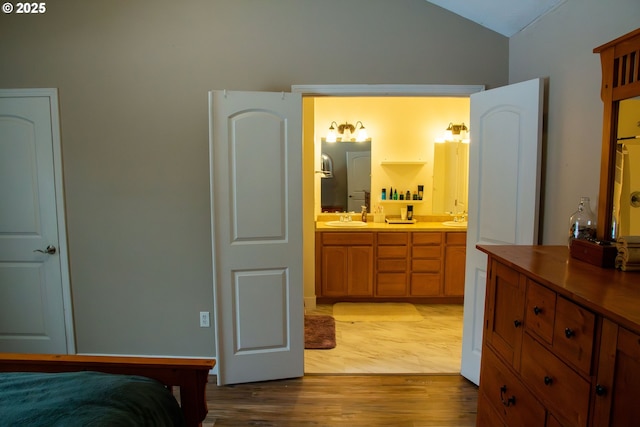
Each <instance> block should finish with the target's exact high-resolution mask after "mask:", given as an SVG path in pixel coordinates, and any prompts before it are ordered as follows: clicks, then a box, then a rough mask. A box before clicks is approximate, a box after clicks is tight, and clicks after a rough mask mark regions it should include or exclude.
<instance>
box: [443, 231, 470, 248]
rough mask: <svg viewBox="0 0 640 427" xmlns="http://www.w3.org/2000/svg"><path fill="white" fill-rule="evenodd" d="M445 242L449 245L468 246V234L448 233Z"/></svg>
mask: <svg viewBox="0 0 640 427" xmlns="http://www.w3.org/2000/svg"><path fill="white" fill-rule="evenodd" d="M445 241H446V242H447V245H466V244H467V233H451V232H447V233H446V237H445Z"/></svg>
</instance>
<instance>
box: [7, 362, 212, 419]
mask: <svg viewBox="0 0 640 427" xmlns="http://www.w3.org/2000/svg"><path fill="white" fill-rule="evenodd" d="M215 363H216V362H215V360H213V359H173V358H161V357H118V356H114V357H111V356H78V355H57V354H18V353H0V372H48V373H53V372H77V371H97V372H104V373H108V374H122V375H140V376H143V377H148V378H153V379H155V380H157V381H159V382H161V383H162V384H164V385H165V386H167V387H169V388H170V389H171V388H172V387H174V386H177V387H180V407H181V409H182V413H183V414H184V418H185V422H186V425H187V426H188V427H192V426H200V425H202V420H204V418H205V417H206V416H207V400H206V396H205V387H206V385H207V379H208V376H209V371H210V370H211V369H212V368H213V367H214V365H215Z"/></svg>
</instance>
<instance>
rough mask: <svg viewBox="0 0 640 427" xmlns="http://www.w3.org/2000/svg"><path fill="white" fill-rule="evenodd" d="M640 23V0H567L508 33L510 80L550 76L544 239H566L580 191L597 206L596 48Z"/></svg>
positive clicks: (598, 101) (562, 241) (598, 116)
mask: <svg viewBox="0 0 640 427" xmlns="http://www.w3.org/2000/svg"><path fill="white" fill-rule="evenodd" d="M590 23H593V24H590ZM639 26H640V2H639V1H638V0H611V1H606V2H603V1H601V0H567V1H566V2H565V3H564V4H563V5H562V6H560V7H559V8H557V9H556V10H555V11H553V12H552V13H550V14H548V15H546V16H545V17H543V18H542V19H541V20H539V21H538V22H536V23H535V24H533V25H531V26H529V27H528V28H526V29H525V30H524V31H522V32H521V33H519V34H516V35H514V36H513V37H511V39H510V40H509V82H510V83H516V82H519V81H524V80H528V79H531V78H534V77H548V112H547V121H548V133H547V145H546V159H547V160H546V174H545V178H544V179H545V180H546V189H545V198H544V217H543V218H544V222H543V230H542V241H543V243H545V244H565V243H566V241H567V236H568V223H569V216H570V215H571V214H572V213H573V212H574V211H575V210H576V208H577V206H578V202H579V201H580V197H581V196H589V197H590V198H591V210H592V211H594V212H597V203H598V192H599V182H600V147H601V144H602V113H603V105H602V101H601V99H600V82H601V76H602V74H601V68H600V56H599V55H596V54H594V53H593V49H594V48H595V47H598V46H600V45H602V44H604V43H607V42H608V41H610V40H612V39H615V38H617V37H619V36H621V35H623V34H626V33H628V32H629V31H631V30H634V29H636V28H638V27H639Z"/></svg>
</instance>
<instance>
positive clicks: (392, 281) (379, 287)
mask: <svg viewBox="0 0 640 427" xmlns="http://www.w3.org/2000/svg"><path fill="white" fill-rule="evenodd" d="M406 294H407V275H406V274H405V273H378V281H377V284H376V295H379V296H405V295H406Z"/></svg>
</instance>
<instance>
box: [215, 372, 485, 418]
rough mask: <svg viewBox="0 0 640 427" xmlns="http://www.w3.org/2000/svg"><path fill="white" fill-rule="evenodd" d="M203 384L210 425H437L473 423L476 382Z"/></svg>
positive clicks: (367, 379)
mask: <svg viewBox="0 0 640 427" xmlns="http://www.w3.org/2000/svg"><path fill="white" fill-rule="evenodd" d="M215 382H216V379H215V377H212V378H210V380H209V384H208V385H207V404H208V407H209V413H208V415H207V418H206V419H205V421H204V422H203V427H210V426H216V427H220V426H350V427H360V426H398V427H402V426H407V427H409V426H432V427H433V426H438V427H448V426H452V427H453V426H455V427H471V426H475V424H476V406H477V396H478V391H477V387H476V386H475V385H473V384H472V383H470V382H469V381H467V380H466V379H464V378H463V377H461V376H459V375H358V376H352V375H333V376H331V375H305V376H304V377H303V378H296V379H290V380H280V381H267V382H260V383H249V384H239V385H229V386H222V387H217V386H216V385H215Z"/></svg>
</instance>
